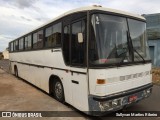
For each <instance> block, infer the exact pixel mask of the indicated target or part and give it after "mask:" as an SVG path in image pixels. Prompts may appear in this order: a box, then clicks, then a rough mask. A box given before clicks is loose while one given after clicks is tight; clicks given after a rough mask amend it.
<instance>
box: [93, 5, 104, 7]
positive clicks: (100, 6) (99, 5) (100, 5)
mask: <svg viewBox="0 0 160 120" xmlns="http://www.w3.org/2000/svg"><path fill="white" fill-rule="evenodd" d="M93 7H102V6H101V5H93Z"/></svg>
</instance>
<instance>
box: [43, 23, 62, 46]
mask: <svg viewBox="0 0 160 120" xmlns="http://www.w3.org/2000/svg"><path fill="white" fill-rule="evenodd" d="M60 45H61V23H57V24H54V25H53V26H51V27H48V28H46V31H45V46H46V47H57V46H60Z"/></svg>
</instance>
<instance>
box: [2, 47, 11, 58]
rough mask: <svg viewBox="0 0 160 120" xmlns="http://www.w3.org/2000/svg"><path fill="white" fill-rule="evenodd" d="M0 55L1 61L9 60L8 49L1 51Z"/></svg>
mask: <svg viewBox="0 0 160 120" xmlns="http://www.w3.org/2000/svg"><path fill="white" fill-rule="evenodd" d="M2 54H3V59H9V52H8V49H5V51H3V52H2Z"/></svg>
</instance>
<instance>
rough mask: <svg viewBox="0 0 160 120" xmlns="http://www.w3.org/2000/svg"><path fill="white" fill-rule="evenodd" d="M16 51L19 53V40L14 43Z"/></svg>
mask: <svg viewBox="0 0 160 120" xmlns="http://www.w3.org/2000/svg"><path fill="white" fill-rule="evenodd" d="M14 51H18V40H16V41H14Z"/></svg>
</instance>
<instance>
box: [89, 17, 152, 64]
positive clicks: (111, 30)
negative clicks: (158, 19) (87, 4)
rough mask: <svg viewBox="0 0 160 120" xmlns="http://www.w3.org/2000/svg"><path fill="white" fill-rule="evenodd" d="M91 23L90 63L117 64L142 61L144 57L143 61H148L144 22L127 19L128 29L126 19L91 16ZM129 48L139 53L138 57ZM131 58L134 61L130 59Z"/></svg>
mask: <svg viewBox="0 0 160 120" xmlns="http://www.w3.org/2000/svg"><path fill="white" fill-rule="evenodd" d="M91 23H92V25H91V39H90V41H89V60H90V63H92V64H117V63H124V62H125V63H127V62H134V61H142V58H141V56H143V57H144V60H146V59H150V57H149V52H148V47H147V43H146V37H145V30H146V29H145V23H144V22H139V21H136V20H132V19H129V20H128V25H129V29H128V26H127V19H126V18H123V17H118V16H112V15H104V14H93V15H92V18H91ZM139 23H140V24H139ZM135 26H136V27H135ZM128 34H129V36H130V38H131V39H130V40H129V39H128ZM129 41H132V42H133V43H132V44H133V46H131V45H132V44H129V43H130V42H129ZM131 47H133V48H134V49H136V50H137V52H140V56H139V55H137V53H135V52H134V51H133V49H131ZM131 50H132V51H131ZM132 53H133V54H134V56H133V54H132ZM133 57H134V59H132V58H133ZM133 60H134V61H133Z"/></svg>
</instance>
